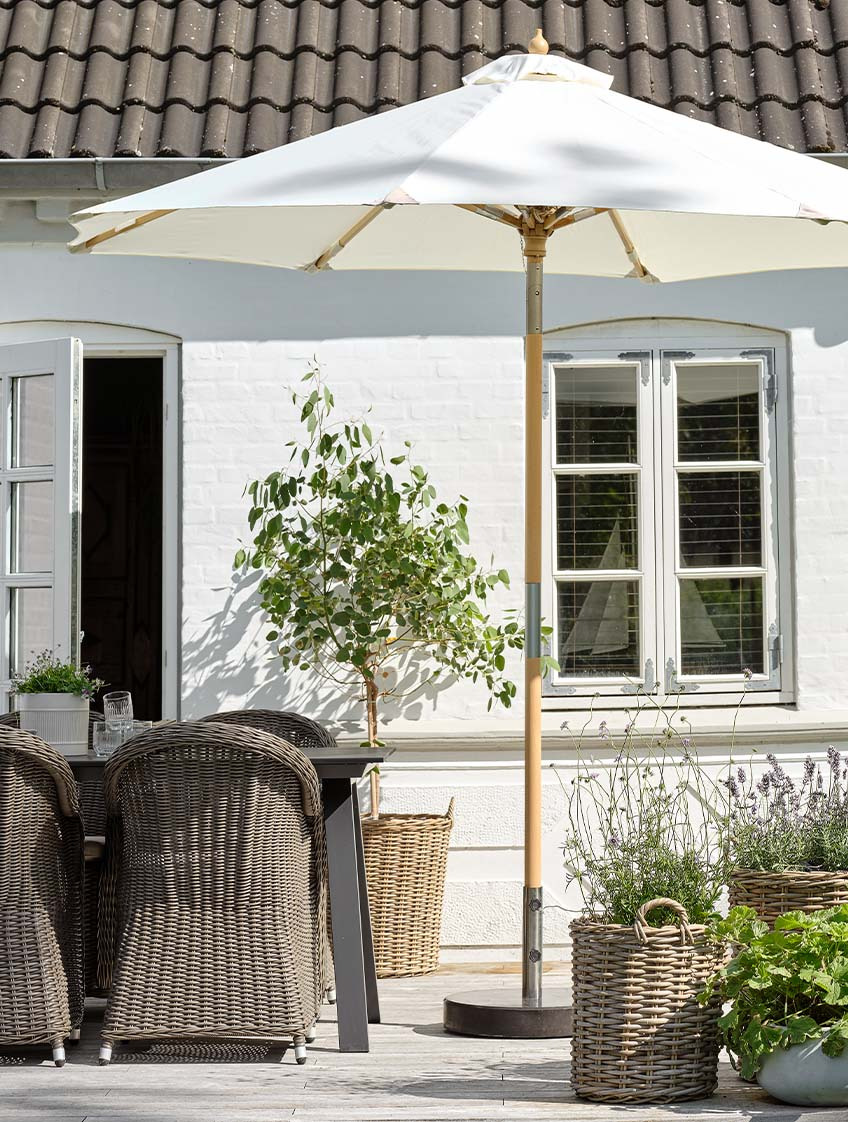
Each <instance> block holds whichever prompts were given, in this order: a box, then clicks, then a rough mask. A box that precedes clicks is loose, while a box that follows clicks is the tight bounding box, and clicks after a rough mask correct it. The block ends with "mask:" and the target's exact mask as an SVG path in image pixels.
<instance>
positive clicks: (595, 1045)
mask: <svg viewBox="0 0 848 1122" xmlns="http://www.w3.org/2000/svg"><path fill="white" fill-rule="evenodd" d="M657 907H667V908H671V909H673V910H674V911H675V912H676V913H677V916H678V917H679V923H678V925H677V926H670V927H649V926H648V924H647V921H646V916H647V914H648V912H650V911H651V910H652V909H654V908H657ZM571 937H572V941H573V942H572V955H573V960H572V961H573V966H572V970H573V982H574V998H573V1000H574V1039H573V1042H572V1061H571V1083H572V1086H573V1087H574V1090H575V1091H576V1092H577V1094H578V1095H580V1096H581V1098H586V1099H593V1100H594V1101H596V1102H611V1103H661V1102H678V1101H681V1100H686V1099H699V1098H704V1097H705V1096H707V1095H710V1094H712V1092H713V1091H714V1090H715V1087H716V1084H717V1082H718V1077H717V1071H718V1052H719V1033H718V1025H717V1020H718V1017H719V1013H720V1005H719V1003H718V1002H717V1001H713V1002H711V1003H710V1004H708V1005H706V1006H702V1005H699V1004H698V1001H697V994H698V993H699V991H700V990H701V988H702V987H703V984H704V982H705V981H706V979H707V978H708V977H709V976H710V974H712V973H713V971H714V970H716V969H718V968H719V967H720V966H721V965H722V963H723V962H724V961H725V957H726V954H725V951H724V949H723V948H722V947H721V946H719V945H717V944H715V943H711V942H709V941H708V940H707V937H706V928H705V927H702V926H700V925H695V924H690V923H689V919H688V916H687V914H686V911H685V909H684V908H683V907H682V906H681V905H680V904H678V903H677V902H676V901H674V900H667V899H658V900H651V901H649V902H648V903H647V904H644V905H643V906H642V907H641V908H640V909H639V913H638V915H637V917H636V922H635V923H634V925H633V927H626V926H622V925H619V924H612V923H601V922H599V921H597V920H594V919H592V918H583V919H578V920H575V921H574V922H573V923H572V924H571Z"/></svg>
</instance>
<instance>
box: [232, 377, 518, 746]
mask: <svg viewBox="0 0 848 1122" xmlns="http://www.w3.org/2000/svg"><path fill="white" fill-rule="evenodd" d="M304 381H305V382H306V383H307V386H306V392H305V394H302V395H300V394H296V393H295V394H293V395H292V400H293V402H294V403H295V404H296V405H299V407H300V419H301V422H302V424H303V426H304V429H305V434H304V437H303V438H302V439H301V440H295V441H291V442H290V443H289V445H288V447H290V449H291V453H290V457H289V462H288V464H287V465H286V467H284V468H283V469H281V470H280V471H275V472H272V473H271V474H270V475H269V476H267V477H266V478H265V479H263V480H256V481H254V482H253V483H251V484H250V486H249V487H248V489H247V492H248V494H249V495H250V498H251V501H252V506H251V510H250V514H249V519H248V520H249V525H250V529H251V532H252V533H253V544H252V547H251V548H249V549H240V550H239V551H238V553H237V555H236V558H235V563H236V566H237V567H239V566H242V565H248V566H250V567H252V568H254V569H258V570H259V571H260V572H261V573H262V580H261V583H260V586H259V587H260V591H261V595H262V606H263V608H264V610H265V611H266V613H267V614H268V617H269V619H270V621H271V624H272V628H271V630H270V631H269V632H268V635H267V638H268V641H269V642H270V643H271V644H273V647H274V650H275V652H276V653H277V654H278V655H279V658H280V661H281V664H282V667H283V669H284V670H289V669H290V668H292V667H294V668H298V669H301V670H306V671H309V672H310V673H314V674H317V675H319V676H320V677H321V678H323V679H325V680H327V681H330V682H333V683H336V684H338V685H339V686H342V687H344V688H350V687H354V686H358V688H359V690H360V695H361V698H362V699H363V700H364V702H365V705H366V714H367V725H368V741H369V743H371V744H377V743H379V741H378V729H377V722H378V703H380V702H381V701H383V700H385V699H388V698H393V699H395V700H397V701H399V702H400V703H403V701H404V700H405V699H408V698H409V697H411V696H412V695H413V694H415V693H417V692H419V691H420V690H421V689H423V688H425V687H426V686H427V685H428V684H430V683H432V682H434V681H435V680H438V679H439V678H440V677H448V676H454V677H458V678H470V679H471V680H473V681H477V680H480V681H482V682H484V683H485V685H486V687H487V688H488V691H489V694H490V698H489V706H490V707H491V705H492V703H493V701H495V700H497V701H499V702H500V703H501V704H503V705H506V706H508V705H510V703H511V702H512V699H513V697H514V696H515V685H514V684H513V683H512V682H511V681H509V680H508V679H507V678H506V677H504V670H505V667H506V651H507V649H508V648H514V649H521V648H522V647H523V644H524V633H523V629H522V627H521V626H520V624H519V622H518V621H517V620H516V618H515V616H514V613H509V614H508V615H507V618H506V622H504V623H501V624H498V623H495V622H494V621H493V620H492V618H491V617H490V615H489V614H488V613H487V611H486V608H485V604H486V600H487V597H488V596H489V595H490V593H492V591H493V590H494V589H496V588H497V587H498V586H499V585H503V586H508V584H509V576H508V574H507V572H506V570H504V569H491V570H486V569H483V568H481V567H480V566H479V565H478V564H477V562H476V561H475V559H474V558H473V557H472V556H470V555H469V554H468V552H467V550H466V547H467V546H468V544H469V531H468V523H467V515H468V506H467V500H466V499H465V498H460V500H459V502H457V503H456V504H455V505H449V504H447V503H444V502H440V501H439V500H438V498H437V495H436V489H435V487H434V486H433V484H432V483H431V482H430V480H429V477H428V475H427V472H426V471H425V470H424V468H423V467H421V466H420V465H418V464H417V463H415V461H414V460H413V459H412V454H411V450H410V445H409V443H407V444H406V446H405V449H404V451H403V452H401V453H399V454H398V455H395V456H392V457H391V459H389V460H388V461H387V460H386V458H385V455H384V452H383V449H382V447H381V445H380V443H379V441H378V440H377V439H376V438H375V436H374V435H373V433H372V432H371V430H370V428H369V426H368V425H367V423H365V422H364V421H360V422H354V421H344V422H338V421H335V420H334V418H333V409H334V401H333V395H332V393H331V392H330V390H329V388H328V387H327V386H325V385H324V384H323V383H322V380H321V374H320V370H319V369H318V368H317V367H313V368H312V369H310V371H309V373H308V374H307V375H306V377H305V378H304Z"/></svg>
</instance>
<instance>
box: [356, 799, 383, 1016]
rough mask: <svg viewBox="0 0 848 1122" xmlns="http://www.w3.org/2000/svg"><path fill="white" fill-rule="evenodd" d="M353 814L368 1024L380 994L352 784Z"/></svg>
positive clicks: (378, 1002)
mask: <svg viewBox="0 0 848 1122" xmlns="http://www.w3.org/2000/svg"><path fill="white" fill-rule="evenodd" d="M353 815H354V829H355V830H356V871H357V875H358V879H359V918H360V923H361V924H362V957H363V958H364V959H365V1000H366V1002H367V1004H368V1023H369V1025H379V1023H380V995H379V994H378V993H377V967H376V964H375V962H374V936H373V933H372V931H371V912H370V911H369V910H368V884H367V882H366V880H365V853H364V851H363V848H362V820H361V818H360V812H359V792H358V791H357V789H356V783H354V784H353Z"/></svg>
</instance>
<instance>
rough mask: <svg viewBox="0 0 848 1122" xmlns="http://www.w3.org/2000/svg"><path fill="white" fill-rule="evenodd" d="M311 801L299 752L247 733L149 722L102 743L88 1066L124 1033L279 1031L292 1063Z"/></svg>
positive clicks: (304, 971) (301, 1023)
mask: <svg viewBox="0 0 848 1122" xmlns="http://www.w3.org/2000/svg"><path fill="white" fill-rule="evenodd" d="M320 800H321V792H320V788H319V784H318V777H317V775H316V773H315V769H314V768H313V766H312V765H311V764H310V762H309V761H308V760H307V759H306V757H305V756H303V755H302V754H301V753H300V752H299V751H298V750H297V749H296V748H294V747H292V745H290V744H287V743H286V742H285V741H283V740H281V739H279V738H278V737H275V736H272V735H270V734H269V733H264V732H261V731H258V730H252V729H251V730H248V729H246V728H243V727H235V726H233V725H223V724H214V723H200V722H195V723H186V724H172V725H164V726H161V727H159V728H156V729H153V730H151V731H150V732H147V733H143V734H142V735H140V736H137V737H134V738H133V739H132V740H131V741H128V742H127V743H126V744H125V745H123V746H122V747H121V748H119V749H118V751H117V752H116V753H115V755H114V756H113V757H112V759H111V760H110V761H109V762H108V763H107V765H106V807H107V812H108V822H107V838H108V844H107V860H106V871H105V874H104V888H103V895H102V898H101V948H103V947H104V945H105V946H106V947H107V948H112V949H113V951H114V965H113V970H112V976H111V992H110V995H109V998H108V1001H107V1005H106V1016H105V1020H104V1026H103V1034H102V1035H103V1044H102V1046H101V1049H100V1062H101V1064H105V1063H108V1062H109V1060H110V1059H111V1055H112V1048H113V1045H114V1044H115V1043H116V1042H117V1041H120V1040H128V1039H130V1040H146V1041H155V1040H166V1039H196V1040H197V1039H203V1040H210V1039H213V1040H214V1039H218V1040H221V1039H224V1040H226V1039H229V1040H234V1041H235V1040H238V1041H245V1040H253V1041H266V1042H279V1041H288V1040H293V1041H294V1046H295V1058H296V1059H297V1062H298V1063H304V1062H305V1061H306V1042H307V1040H308V1039H309V1038H311V1037H312V1036H313V1030H314V1024H315V1022H316V1021H317V1019H318V1013H319V1009H320V999H321V994H322V992H323V985H324V979H323V969H324V956H323V947H322V938H321V934H322V932H323V929H324V924H325V913H326V845H325V841H324V822H323V817H322V815H321V801H320ZM101 957H102V956H101Z"/></svg>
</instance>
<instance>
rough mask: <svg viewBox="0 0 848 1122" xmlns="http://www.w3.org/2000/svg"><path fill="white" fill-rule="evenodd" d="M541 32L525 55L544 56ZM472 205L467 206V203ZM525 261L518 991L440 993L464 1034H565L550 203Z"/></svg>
mask: <svg viewBox="0 0 848 1122" xmlns="http://www.w3.org/2000/svg"><path fill="white" fill-rule="evenodd" d="M547 51H548V44H547V43H546V42H545V39H544V36H543V35H542V32H541V29H538V30H537V31H536V34H535V36H534V37H533V39H532V41H531V43H530V52H531V53H532V54H547ZM472 209H473V208H472ZM517 209H518V211H519V214H520V221H517V222H516V225H517V226H518V227H519V232H520V234H521V239H522V249H523V252H524V262H525V285H526V287H525V293H526V316H527V320H526V326H525V336H524V366H525V371H524V372H525V415H524V424H525V445H524V449H525V451H524V457H525V459H524V474H525V479H524V487H525V493H524V510H525V513H524V583H525V621H524V623H525V644H524V667H525V668H524V688H525V694H524V898H523V932H522V950H523V955H522V971H521V975H522V976H521V995H520V996H519V995H518V993H515V994H510V993H509V992H508V991H505V990H504V989H503V988H502V987H497V988H496V989H493V990H491V991H489V992H486V991H481V990H479V989H475V990H471V991H469V992H467V993H456V994H451V995H450V996H448V997H446V998H445V1009H444V1025H445V1028H446V1029H447V1031H448V1032H455V1033H459V1034H461V1035H464V1036H487V1037H499V1038H510V1037H511V1038H514V1039H520V1038H533V1039H542V1038H554V1037H564V1036H570V1035H571V1027H572V1013H571V1001H570V994H569V993H568V992H567V991H564V990H559V991H557V990H556V989H550V988H549V989H548V990H547V992H546V994H545V995H544V997H543V995H542V949H543V945H542V423H543V422H542V280H543V274H544V261H545V252H546V249H547V244H548V238H549V237H550V233H551V229H552V228H553V226H554V225H555V219H556V213H557V211H556V208H554V207H518V208H517Z"/></svg>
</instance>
